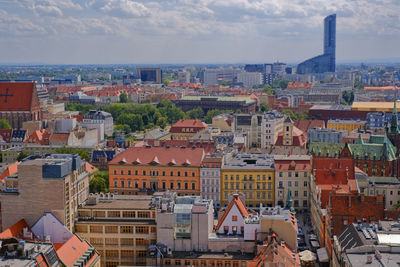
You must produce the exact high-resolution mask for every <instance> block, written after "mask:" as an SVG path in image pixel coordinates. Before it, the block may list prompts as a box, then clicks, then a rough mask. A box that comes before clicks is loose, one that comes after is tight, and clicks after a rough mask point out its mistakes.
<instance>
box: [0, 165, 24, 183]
mask: <svg viewBox="0 0 400 267" xmlns="http://www.w3.org/2000/svg"><path fill="white" fill-rule="evenodd" d="M20 163H21V162H16V163H14V164H12V165H10V166H8V167H7V168H6V169H5V170H4V171H3V173H1V174H0V180H1V181H3V180H4V178H6V177H8V176H10V175H12V174H14V173H17V172H18V165H19V164H20Z"/></svg>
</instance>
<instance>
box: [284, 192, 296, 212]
mask: <svg viewBox="0 0 400 267" xmlns="http://www.w3.org/2000/svg"><path fill="white" fill-rule="evenodd" d="M285 208H286V209H288V210H290V211H291V212H294V209H293V199H292V191H290V189H288V192H287V198H286V207H285Z"/></svg>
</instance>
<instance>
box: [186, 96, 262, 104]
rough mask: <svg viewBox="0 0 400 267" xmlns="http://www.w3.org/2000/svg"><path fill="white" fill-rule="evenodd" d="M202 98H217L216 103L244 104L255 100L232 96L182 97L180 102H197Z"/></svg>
mask: <svg viewBox="0 0 400 267" xmlns="http://www.w3.org/2000/svg"><path fill="white" fill-rule="evenodd" d="M202 98H217V99H218V101H238V102H239V101H245V102H246V104H251V103H254V102H255V100H254V99H253V98H250V97H234V96H202V95H200V96H184V97H182V98H181V99H180V100H192V101H195V100H197V101H199V100H201V99H202Z"/></svg>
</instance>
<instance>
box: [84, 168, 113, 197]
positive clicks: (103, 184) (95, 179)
mask: <svg viewBox="0 0 400 267" xmlns="http://www.w3.org/2000/svg"><path fill="white" fill-rule="evenodd" d="M108 183H109V180H108V172H107V171H95V172H94V173H93V174H92V178H91V179H90V184H89V190H90V193H107V192H108Z"/></svg>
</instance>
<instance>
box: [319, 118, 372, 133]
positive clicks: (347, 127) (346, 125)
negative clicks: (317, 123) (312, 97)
mask: <svg viewBox="0 0 400 267" xmlns="http://www.w3.org/2000/svg"><path fill="white" fill-rule="evenodd" d="M364 125H365V121H354V122H352V123H350V122H348V121H347V122H340V121H328V123H327V124H326V128H329V129H336V130H338V131H347V134H350V133H351V132H352V131H354V130H356V129H361V128H363V127H364Z"/></svg>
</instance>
